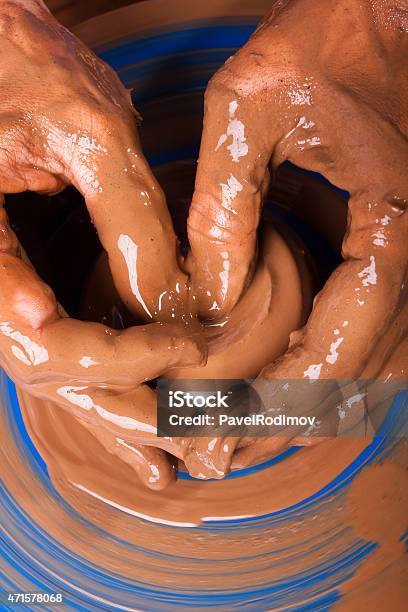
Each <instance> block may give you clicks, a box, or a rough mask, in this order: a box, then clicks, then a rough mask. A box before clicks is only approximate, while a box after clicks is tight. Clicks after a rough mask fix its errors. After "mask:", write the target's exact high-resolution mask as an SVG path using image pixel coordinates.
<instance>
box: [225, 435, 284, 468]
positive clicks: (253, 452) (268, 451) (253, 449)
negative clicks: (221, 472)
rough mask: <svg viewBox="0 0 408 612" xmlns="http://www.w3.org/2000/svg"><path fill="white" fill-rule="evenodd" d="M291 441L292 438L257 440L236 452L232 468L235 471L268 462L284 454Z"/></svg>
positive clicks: (281, 437)
mask: <svg viewBox="0 0 408 612" xmlns="http://www.w3.org/2000/svg"><path fill="white" fill-rule="evenodd" d="M290 441H291V438H288V437H285V436H277V437H273V438H263V439H257V440H256V441H255V442H254V443H251V444H249V445H248V446H245V447H244V448H238V449H237V450H236V452H235V454H234V457H233V460H232V467H233V469H243V468H246V467H250V466H251V465H256V464H257V463H262V462H263V461H267V460H268V459H271V458H272V457H274V456H276V455H278V454H279V453H281V452H283V451H284V450H285V449H286V448H287V447H288V445H289V444H290Z"/></svg>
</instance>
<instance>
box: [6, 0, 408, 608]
mask: <svg viewBox="0 0 408 612" xmlns="http://www.w3.org/2000/svg"><path fill="white" fill-rule="evenodd" d="M232 4H234V3H232ZM237 4H238V5H239V4H240V3H235V5H237ZM241 4H245V3H241ZM261 4H262V3H261ZM264 4H265V3H264ZM192 10H193V9H190V11H189V12H192ZM243 12H245V11H239V10H238V11H236V16H234V17H223V18H221V17H220V18H210V17H208V16H206V17H202V18H201V19H198V20H193V19H188V16H186V17H185V18H183V19H180V22H179V23H173V24H171V25H170V26H168V25H166V24H162V25H159V26H157V27H153V26H152V25H151V24H149V23H146V27H144V28H143V27H139V28H138V29H137V33H136V34H134V33H129V32H127V33H125V34H122V35H115V36H114V37H113V39H112V40H108V41H106V40H105V41H95V40H92V36H90V37H88V41H90V42H93V46H94V47H95V48H96V51H97V53H98V54H99V55H100V57H102V58H103V59H104V60H105V61H107V62H108V63H109V64H110V65H112V66H113V67H114V68H115V70H116V71H117V72H118V73H119V75H120V77H121V78H122V80H123V81H124V83H125V84H126V85H127V86H128V87H131V88H132V89H133V91H134V100H135V104H136V105H137V107H138V109H139V110H140V111H141V113H142V115H143V117H144V123H143V126H142V128H141V137H142V141H143V143H144V149H145V152H146V155H147V157H148V159H149V162H150V163H151V164H152V165H158V164H163V163H168V162H171V161H179V160H189V159H192V158H196V157H197V154H198V144H199V128H200V123H201V117H202V94H203V91H204V89H205V86H206V83H207V81H208V79H209V78H210V76H211V75H212V74H213V73H214V72H215V70H216V69H217V67H218V66H220V65H221V64H222V63H223V62H224V61H225V59H226V58H227V57H229V56H230V55H231V54H233V53H234V51H235V50H236V49H237V48H239V47H241V46H242V45H243V44H244V43H245V41H246V40H247V39H248V37H249V36H250V34H251V33H252V31H253V30H254V28H255V25H256V23H257V21H258V19H257V17H256V12H257V8H256V7H255V8H254V10H253V13H254V15H252V16H251V15H248V14H247V15H245V14H242V13H243ZM248 12H249V13H250V12H251V11H250V10H248V11H247V13H248ZM232 14H233V15H235V13H234V10H232ZM159 21H160V20H159ZM97 23H98V20H96V21H95V22H94V25H92V24H91V25H89V26H81V27H80V28H78V32H79V34H82V35H83V36H84V38H87V35H86V32H89V31H92V30H93V29H95V28H96V25H97ZM106 23H107V22H106V21H105V24H106ZM95 24H96V25H95ZM129 29H130V30H131V24H129ZM180 116H182V117H183V121H185V122H186V125H187V126H188V127H187V128H186V129H184V130H181V131H180V130H177V125H178V124H177V122H178V121H179V119H180ZM190 120H191V121H190ZM169 125H174V126H175V127H174V134H173V135H172V131H171V130H170V131H169V128H168V126H169ZM163 126H167V129H164V127H163ZM158 130H162V132H163V134H165V136H164V137H163V139H162V141H160V145H159V146H158V145H157V142H158V139H157V132H158ZM176 132H177V133H176ZM0 399H1V406H0V409H1V413H0V419H1V421H0V426H1V436H2V438H1V439H2V444H1V448H0V478H2V475H3V473H4V472H5V471H10V466H9V462H10V461H11V457H12V461H13V465H14V464H15V470H16V472H15V481H16V483H18V486H16V487H15V488H14V487H11V486H10V483H8V484H7V483H6V482H4V481H3V479H2V480H1V481H0V482H1V495H0V551H1V560H0V569H1V577H0V588H1V589H2V590H4V591H13V592H53V593H57V592H62V593H63V594H64V603H63V604H62V607H61V609H65V610H83V611H84V612H88V611H91V610H109V611H110V610H112V611H113V610H146V611H147V610H152V611H153V610H165V611H167V610H184V609H188V610H210V609H216V610H226V611H228V610H254V611H266V610H278V609H279V610H282V609H284V610H296V611H300V610H302V611H306V610H329V609H331V608H332V607H333V606H334V605H335V603H336V602H337V601H338V600H339V599H340V598H341V594H340V591H341V586H342V585H343V584H344V583H345V582H346V581H347V580H348V579H349V578H350V577H351V576H352V575H353V574H354V573H355V572H356V570H357V568H358V567H359V565H360V564H361V562H362V561H363V560H364V559H365V558H366V557H367V556H368V555H370V553H371V552H372V551H373V550H375V549H376V547H377V545H378V543H377V542H374V541H365V540H363V539H361V538H360V537H359V536H358V535H357V534H355V533H353V531H352V529H351V528H350V527H349V526H347V524H346V523H344V522H343V520H344V519H343V515H342V512H341V510H342V508H343V507H344V502H345V495H346V493H347V490H348V488H349V487H350V484H351V482H352V481H353V479H354V478H355V477H356V475H358V474H359V473H360V471H361V470H362V469H363V468H364V467H366V466H368V465H370V464H372V463H375V462H378V461H381V460H383V459H385V458H390V457H392V456H393V453H394V452H395V448H396V444H397V441H398V438H397V436H398V433H399V432H401V430H402V429H404V428H406V424H407V423H406V421H407V417H406V412H407V411H406V408H407V397H406V395H405V396H404V395H399V396H398V397H396V398H395V400H394V403H393V405H392V408H391V410H390V412H389V414H388V416H387V418H386V420H385V421H384V423H383V425H382V428H381V430H380V431H379V432H378V434H377V436H376V437H375V438H374V439H373V440H372V441H371V442H370V441H367V446H366V448H365V450H364V451H363V452H362V453H361V454H360V455H359V456H357V457H356V458H355V459H354V461H353V462H352V463H350V465H349V466H348V467H347V468H346V469H344V470H343V471H342V472H341V473H339V474H338V475H337V477H336V478H334V479H333V481H332V482H330V483H329V484H328V485H327V486H325V487H324V488H323V489H321V490H317V491H315V492H314V494H313V495H311V496H309V497H308V498H306V499H303V500H302V501H301V502H299V503H297V504H296V505H294V506H291V507H288V508H284V509H282V510H279V511H278V512H274V513H270V514H267V515H264V516H261V517H257V518H256V519H242V520H231V521H218V522H212V523H209V524H203V525H202V526H198V527H195V528H181V527H174V526H160V537H166V535H165V531H166V530H168V534H169V537H170V536H171V537H173V536H174V532H175V531H177V532H178V536H179V537H180V538H183V537H190V536H191V537H194V538H195V540H192V541H196V542H199V541H200V539H199V538H208V539H211V538H214V539H216V538H217V537H220V536H222V537H223V538H225V541H226V542H229V541H233V540H234V541H235V540H236V539H240V538H241V539H242V542H243V546H242V552H241V553H240V555H238V556H237V555H236V554H235V556H229V551H228V546H226V548H225V552H224V559H223V560H219V559H217V560H213V561H211V563H210V562H209V560H208V559H206V558H205V556H203V559H200V555H199V554H198V557H197V554H194V555H193V551H192V553H191V556H185V557H180V556H177V554H176V553H174V555H170V554H168V553H166V554H165V553H158V552H157V551H154V550H149V549H148V548H147V547H145V546H139V547H138V546H137V545H136V544H129V543H128V542H126V541H123V540H121V539H120V538H117V537H116V536H115V535H113V533H112V530H106V531H104V530H103V529H101V528H100V527H96V526H94V525H93V524H90V523H87V522H86V521H85V519H84V518H83V517H81V515H80V514H78V513H77V512H76V511H75V510H74V509H73V508H71V507H70V506H69V505H68V504H67V503H66V502H65V501H64V500H63V499H62V498H61V497H60V496H59V495H58V493H57V492H56V491H55V489H54V488H53V485H52V483H51V481H50V479H49V476H48V473H47V469H46V466H45V464H44V462H43V460H42V459H41V457H40V456H39V454H38V453H37V451H36V450H35V448H34V446H33V444H32V442H31V440H30V439H29V437H28V435H27V432H26V430H25V427H24V424H23V420H22V417H21V413H20V409H19V405H18V400H17V396H16V391H15V387H14V385H13V383H12V382H11V381H10V380H9V379H8V378H7V377H6V375H5V373H4V372H0ZM297 452H299V451H298V449H296V448H292V449H290V450H289V451H286V452H285V453H283V454H281V455H280V456H278V457H276V458H274V459H272V460H271V461H268V462H266V463H264V464H262V465H258V466H254V467H252V468H249V469H247V470H241V471H237V472H234V473H233V474H231V475H230V477H229V478H243V479H245V478H247V477H249V476H250V474H252V473H254V472H260V471H263V470H273V469H274V467H275V466H276V465H277V464H278V463H282V462H285V461H287V460H288V459H289V458H290V457H291V456H293V455H294V454H295V453H297ZM180 477H181V478H184V479H187V478H188V475H187V474H183V473H182V474H181V475H180ZM23 490H24V491H26V493H25V494H24V496H23V497H24V499H22V497H21V495H22V494H21V492H22V491H23ZM17 491H18V492H19V495H17V494H16V492H17ZM26 497H27V498H28V497H29V498H30V500H31V503H30V505H29V507H30V508H33V507H34V508H37V509H38V510H36V511H35V512H34V511H33V513H32V514H29V513H28V512H27V507H28V506H27V504H26V503H25V498H26ZM33 500H34V501H33ZM57 506H58V508H59V509H60V515H59V516H58V520H59V521H60V522H61V521H62V524H64V521H66V525H67V529H70V530H73V535H74V536H75V526H77V528H78V538H81V535H80V533H83V530H84V529H85V530H86V533H87V534H88V554H87V555H84V556H82V555H81V554H80V553H79V552H78V550H77V549H75V550H74V549H72V550H71V549H69V548H67V546H65V545H63V544H62V543H61V542H60V541H59V539H58V537H57V535H55V533H57V531H56V530H51V529H50V530H48V529H46V528H44V515H43V513H44V512H47V511H48V510H46V509H47V508H49V509H52V508H56V507H57ZM118 512H120V511H118ZM327 515H331V516H335V517H337V518H336V522H335V526H334V527H333V524H332V527H331V528H330V529H327V531H325V532H324V531H323V532H319V533H318V534H317V533H315V535H314V536H313V537H311V538H310V540H308V541H304V540H302V536H301V530H300V537H299V539H298V541H297V544H296V545H291V546H287V547H286V548H285V549H283V548H282V544H280V541H281V540H280V534H282V533H283V532H288V531H290V530H295V529H296V528H298V526H299V525H300V524H302V523H304V524H307V523H311V522H313V521H319V520H320V519H322V520H323V518H324V517H325V516H327ZM40 516H41V517H42V519H41V520H40V519H39V518H38V517H40ZM61 517H62V518H61ZM56 520H57V518H56V517H55V516H54V515H53V514H52V512H51V510H50V515H49V524H50V525H51V524H53V522H54V521H56ZM133 520H134V521H137V522H138V523H140V521H141V519H138V518H133ZM149 529H153V527H151V526H149ZM157 529H159V527H157ZM163 530H164V531H163ZM191 532H194V533H193V534H192V533H191ZM51 533H53V534H54V535H50V534H51ZM152 533H153V535H152V537H154V532H153V531H152ZM157 534H159V532H157ZM163 534H164V536H163ZM176 535H177V534H176ZM196 536H197V537H196ZM157 537H159V535H158V536H157ZM246 537H249V538H250V539H251V538H255V539H256V540H259V539H265V538H269V540H270V542H271V544H270V550H269V551H268V552H267V553H265V552H263V554H262V556H261V555H259V554H257V552H256V549H254V552H253V553H252V549H251V547H250V546H249V547H248V546H247V545H246V544H245V541H246V540H245V538H246ZM401 537H406V534H401ZM93 541H95V542H98V546H99V545H104V546H105V549H106V550H105V559H106V558H109V555H111V559H110V561H111V562H107V563H106V564H105V565H98V563H96V562H95V561H94V558H93V556H92V545H93V544H92V543H93ZM282 541H283V540H282ZM132 547H134V548H135V550H134V551H132V550H131V549H132ZM136 549H137V550H136ZM235 550H236V549H235ZM319 550H321V551H327V550H330V551H332V554H331V555H327V554H326V555H324V554H322V555H319ZM133 552H134V553H137V556H138V559H139V560H140V563H141V567H146V568H150V567H154V568H156V570H155V572H156V573H154V572H153V573H152V572H149V579H148V580H147V579H144V575H143V571H142V570H141V571H140V573H138V572H136V573H135V576H136V577H134V578H133V579H131V580H130V579H129V578H126V577H123V576H121V575H120V574H118V573H117V572H116V571H115V556H116V555H119V554H122V555H123V554H128V555H129V557H131V555H132V554H133ZM204 555H205V553H204ZM283 558H284V559H286V561H285V563H286V564H287V568H288V570H287V571H286V570H285V565H284V564H283V566H282V567H280V566H279V564H282V563H283V561H282V559H283ZM243 560H245V562H246V564H245V568H246V569H245V571H243V573H242V575H241V574H240V571H241V570H240V568H241V567H243V566H241V561H243ZM294 560H296V571H294V570H293V567H294V565H293V561H294ZM207 561H208V563H207ZM275 566H276V572H275V573H274V572H272V573H269V574H268V580H267V581H264V582H262V581H260V579H259V575H261V574H262V573H263V568H264V567H269V568H271V567H272V568H273V567H275ZM248 567H253V570H252V571H250V570H248ZM291 567H292V569H290V568H291ZM172 572H173V574H172V580H168V579H167V578H168V575H169V574H171V573H172ZM180 572H182V573H191V575H192V580H191V585H190V586H186V584H185V583H184V582H182V583H181V582H180V584H183V586H178V582H177V575H178V573H180ZM202 572H205V575H206V578H207V579H206V580H205V581H203V580H202V579H201V577H202ZM211 572H213V573H214V576H217V577H218V578H219V576H220V575H221V576H222V574H223V572H224V573H225V587H223V588H220V587H217V588H216V589H214V588H211V587H210V586H209V585H210V584H211ZM232 574H235V576H234V582H233V586H229V584H230V580H229V576H230V575H232ZM274 575H275V577H274ZM163 576H166V579H163ZM208 577H209V579H208ZM214 582H216V581H214ZM231 584H232V583H231ZM0 609H5V610H7V609H10V610H11V609H15V608H12V606H11V605H10V606H9V605H7V603H6V602H2V603H0ZM18 609H20V610H33V609H45V610H47V609H51V607H50V606H49V605H47V604H43V605H35V604H30V605H27V606H25V605H21V606H19V608H18ZM390 609H391V608H390Z"/></svg>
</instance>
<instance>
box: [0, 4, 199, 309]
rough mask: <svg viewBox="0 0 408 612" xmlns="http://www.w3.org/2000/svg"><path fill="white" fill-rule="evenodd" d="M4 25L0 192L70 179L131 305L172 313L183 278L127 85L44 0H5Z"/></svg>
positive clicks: (57, 186) (182, 292) (52, 188)
mask: <svg viewBox="0 0 408 612" xmlns="http://www.w3.org/2000/svg"><path fill="white" fill-rule="evenodd" d="M0 34H1V41H2V42H1V51H0V58H1V62H0V193H15V192H22V191H25V190H30V191H39V192H46V193H54V192H57V191H59V190H61V189H62V188H63V187H64V186H65V185H66V184H72V185H74V186H75V187H76V188H77V189H79V191H81V193H82V194H83V195H84V196H85V199H86V204H87V207H88V210H89V212H90V215H91V217H92V219H93V221H94V223H95V226H96V228H97V230H98V235H99V237H100V239H101V242H102V244H103V246H104V247H105V249H106V251H107V252H108V255H109V263H110V266H111V269H112V273H113V277H114V280H115V284H116V286H117V289H118V291H119V293H120V295H121V297H122V299H123V301H124V302H125V303H126V305H127V306H128V308H129V309H130V310H131V311H133V312H134V313H135V314H136V315H137V316H139V318H142V319H144V320H146V321H151V320H155V319H158V318H160V319H161V320H164V319H166V320H171V319H174V318H175V317H174V316H173V317H172V315H174V314H176V315H177V314H178V311H180V310H181V309H182V308H183V306H184V302H185V298H187V297H188V293H186V292H187V287H186V284H187V277H186V275H185V274H183V272H182V271H181V270H180V267H179V263H181V257H180V256H179V253H178V243H177V239H176V236H175V233H174V230H173V226H172V222H171V218H170V215H169V212H168V209H167V206H166V203H165V199H164V195H163V193H162V191H161V189H160V186H159V185H158V183H157V181H156V180H155V178H154V177H153V175H152V173H151V171H150V169H149V166H148V164H147V162H146V160H145V158H144V157H143V154H142V151H141V148H140V143H139V139H138V133H137V125H136V124H137V113H136V111H135V110H134V108H133V106H132V102H131V97H130V92H129V91H128V90H126V89H125V88H124V87H123V85H122V84H121V82H120V80H119V78H118V77H117V75H116V74H115V72H114V71H113V70H112V69H111V68H110V67H109V66H107V65H106V64H105V63H104V62H102V61H101V60H100V59H98V58H97V57H96V56H95V55H94V54H93V53H92V52H91V51H90V50H89V49H88V48H87V47H86V46H85V45H84V44H83V43H82V42H81V41H79V40H78V39H77V38H76V37H75V36H74V35H73V34H71V32H69V31H68V30H67V29H65V28H64V27H63V26H61V25H60V24H59V23H58V22H57V21H56V20H55V19H54V17H53V16H52V15H51V13H50V12H49V11H48V9H47V8H46V6H45V5H44V3H43V2H42V0H0ZM50 205H52V203H51V204H50ZM163 287H165V288H166V290H167V292H166V294H165V295H162V296H161V293H162V292H163Z"/></svg>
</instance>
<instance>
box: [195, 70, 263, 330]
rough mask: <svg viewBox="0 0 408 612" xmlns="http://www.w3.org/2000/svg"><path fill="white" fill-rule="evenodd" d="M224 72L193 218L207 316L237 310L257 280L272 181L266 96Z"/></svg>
mask: <svg viewBox="0 0 408 612" xmlns="http://www.w3.org/2000/svg"><path fill="white" fill-rule="evenodd" d="M233 61H235V60H233ZM225 72H226V70H225V69H224V70H223V71H221V72H219V73H218V74H217V75H216V76H215V78H213V80H212V81H211V82H210V84H209V86H208V88H207V91H206V96H205V115H204V129H203V135H202V141H201V148H200V158H199V163H198V171H197V178H196V185H195V192H194V196H193V200H192V204H191V208H190V214H189V219H188V234H189V240H190V245H191V258H192V261H191V264H192V265H191V268H192V277H193V285H194V289H195V291H196V292H198V293H199V295H200V306H201V309H202V310H201V313H200V314H201V315H202V316H204V317H206V318H214V317H218V316H222V315H223V314H225V313H227V312H228V311H230V310H231V309H232V308H233V306H234V305H235V304H236V302H237V301H238V299H239V297H240V294H241V292H242V290H243V289H244V287H245V286H246V284H248V283H249V282H250V279H251V271H252V265H253V260H254V256H255V251H256V232H257V227H258V223H259V216H260V210H261V204H262V198H263V195H264V193H265V191H266V189H267V187H268V181H269V174H268V163H269V160H270V152H271V145H270V135H269V134H267V133H266V130H265V129H264V121H263V120H262V114H263V113H264V111H265V108H264V102H263V101H262V100H261V99H260V98H259V97H258V98H257V97H255V98H249V97H248V95H246V92H243V91H242V90H241V91H240V88H239V87H235V88H232V87H229V86H226V85H225Z"/></svg>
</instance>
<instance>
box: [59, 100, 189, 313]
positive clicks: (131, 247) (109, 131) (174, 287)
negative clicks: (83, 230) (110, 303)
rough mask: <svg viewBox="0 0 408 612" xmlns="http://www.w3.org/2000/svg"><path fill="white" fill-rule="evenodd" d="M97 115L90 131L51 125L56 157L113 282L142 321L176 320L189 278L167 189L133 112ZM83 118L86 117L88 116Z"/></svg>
mask: <svg viewBox="0 0 408 612" xmlns="http://www.w3.org/2000/svg"><path fill="white" fill-rule="evenodd" d="M89 112H90V113H92V122H91V125H92V132H91V131H90V130H88V129H86V128H82V129H80V130H79V136H78V137H77V138H75V139H70V138H69V134H67V133H66V130H56V129H55V127H54V128H53V131H52V135H53V136H52V139H51V141H50V144H51V149H52V152H53V155H54V156H55V157H56V158H57V159H60V161H61V163H62V165H63V167H64V174H66V175H67V177H68V178H69V180H70V181H71V182H72V183H73V184H74V185H75V187H77V189H79V191H80V192H81V193H82V194H83V195H84V197H85V200H86V204H87V207H88V210H89V213H90V215H91V218H92V220H93V222H94V224H95V226H96V229H97V231H98V236H99V238H100V240H101V242H102V245H103V247H104V249H105V250H106V252H107V253H108V257H109V264H110V268H111V271H112V275H113V279H114V282H115V285H116V288H117V290H118V292H119V294H120V296H121V298H122V300H123V301H124V303H125V304H126V306H127V307H128V308H129V309H130V310H131V311H132V312H133V313H134V314H136V315H137V316H138V317H139V318H140V319H141V320H145V321H149V322H150V321H153V320H158V319H160V320H161V321H163V320H166V321H174V320H176V319H179V318H181V314H182V313H183V312H184V311H185V310H187V309H184V308H183V305H184V303H185V301H186V300H187V299H188V287H187V276H186V274H185V273H183V272H182V270H181V264H182V258H181V255H180V253H179V246H178V240H177V237H176V235H175V232H174V229H173V224H172V220H171V217H170V213H169V211H168V209H167V206H166V202H165V198H164V194H163V192H162V190H161V188H160V186H159V184H158V183H157V181H156V179H155V178H154V176H153V174H152V172H151V170H150V168H149V166H148V164H147V162H146V160H145V158H144V156H143V154H142V153H141V147H140V143H139V139H138V135H137V130H136V123H135V117H134V113H133V112H131V110H130V103H129V109H128V112H127V114H126V112H125V111H122V112H120V111H119V110H117V114H115V113H114V112H113V111H112V109H110V110H109V109H108V108H107V109H106V112H104V110H100V111H95V109H90V111H89ZM83 123H86V121H85V119H83Z"/></svg>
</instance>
